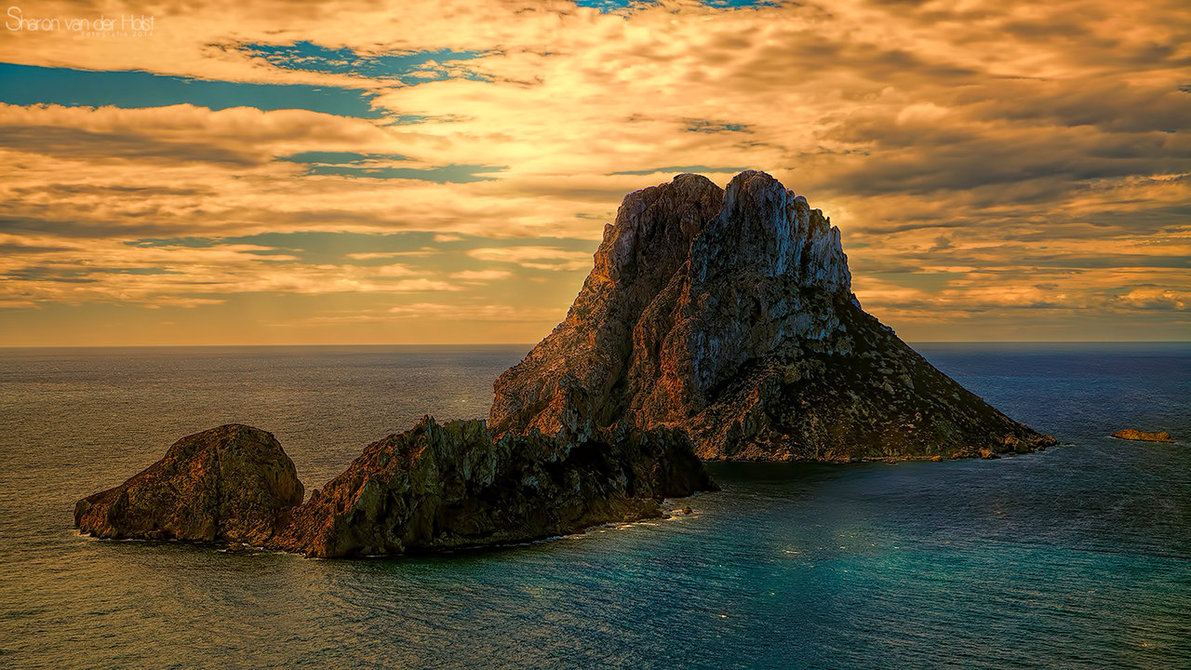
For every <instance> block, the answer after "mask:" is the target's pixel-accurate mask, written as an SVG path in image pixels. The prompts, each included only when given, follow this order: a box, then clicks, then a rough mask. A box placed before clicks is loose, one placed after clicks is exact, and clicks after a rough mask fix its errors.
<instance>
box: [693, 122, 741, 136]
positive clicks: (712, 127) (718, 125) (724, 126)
mask: <svg viewBox="0 0 1191 670" xmlns="http://www.w3.org/2000/svg"><path fill="white" fill-rule="evenodd" d="M686 129H687V131H688V132H692V133H751V132H752V131H751V130H749V127H748V124H745V123H725V122H723V121H690V122H689V123H688V124H687V127H686Z"/></svg>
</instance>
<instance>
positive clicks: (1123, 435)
mask: <svg viewBox="0 0 1191 670" xmlns="http://www.w3.org/2000/svg"><path fill="white" fill-rule="evenodd" d="M1112 436H1113V437H1117V438H1120V439H1122V440H1137V441H1139V442H1174V438H1173V437H1171V436H1170V433H1168V432H1166V431H1164V430H1163V431H1159V432H1157V433H1147V432H1145V431H1142V430H1137V429H1136V428H1122V429H1120V430H1118V431H1117V432H1115V433H1113V434H1112Z"/></svg>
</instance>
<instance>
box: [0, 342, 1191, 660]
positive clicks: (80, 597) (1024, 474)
mask: <svg viewBox="0 0 1191 670" xmlns="http://www.w3.org/2000/svg"><path fill="white" fill-rule="evenodd" d="M919 349H920V351H922V352H923V353H924V354H925V355H926V356H927V357H928V358H929V359H930V360H931V361H932V362H933V363H935V365H936V366H938V367H940V368H941V369H943V370H944V371H945V372H947V373H948V374H951V375H952V376H954V377H955V378H956V379H957V380H958V381H960V382H961V383H963V384H964V385H966V386H967V387H968V388H970V389H972V390H973V391H975V392H976V393H978V394H980V395H982V396H984V397H985V398H986V399H988V400H990V401H991V402H993V404H995V405H996V406H998V407H999V408H1001V409H1002V410H1004V411H1005V412H1006V413H1008V414H1010V415H1011V416H1014V417H1016V418H1018V419H1021V420H1024V421H1026V422H1028V423H1030V424H1031V425H1033V426H1035V427H1036V428H1038V429H1040V430H1044V431H1046V432H1051V433H1053V434H1055V435H1056V436H1057V437H1059V438H1060V440H1062V441H1063V442H1064V444H1063V446H1060V447H1056V448H1053V449H1050V450H1047V451H1045V452H1042V453H1039V454H1031V455H1026V456H1018V457H1014V458H1006V459H1001V460H994V461H957V462H947V463H899V464H884V463H877V464H862V465H832V466H828V465H789V466H778V465H773V466H757V465H750V466H741V465H720V466H715V467H714V468H713V473H714V475H715V476H716V477H717V479H718V481H719V482H720V483H721V485H722V486H723V488H724V490H723V491H722V492H720V493H715V494H708V495H703V496H699V497H697V498H695V499H694V500H693V501H692V505H693V506H694V508H695V509H696V511H697V514H695V515H694V516H691V517H683V518H679V519H676V520H671V521H663V522H651V523H642V524H633V525H629V526H625V527H621V528H608V529H601V530H599V531H596V532H592V533H588V534H585V535H582V536H578V537H571V538H564V539H561V540H556V541H552V542H547V543H541V544H534V545H529V546H524V547H516V548H511V549H507V550H502V551H494V552H483V553H469V554H463V555H457V556H447V557H437V558H417V559H400V558H398V559H374V560H358V561H321V560H309V559H303V558H299V557H295V556H288V555H278V554H248V555H241V554H227V553H220V552H218V551H214V550H212V549H207V548H201V547H193V546H187V545H182V544H177V543H166V544H151V543H143V542H105V541H97V540H91V539H88V538H82V537H79V536H78V535H77V534H76V533H75V532H74V530H73V529H72V528H71V510H72V508H73V503H74V501H75V500H76V499H77V498H80V497H82V496H84V495H87V494H89V493H92V492H94V491H97V490H100V489H102V488H106V487H109V486H112V485H115V484H117V483H119V482H120V481H123V479H124V478H126V477H127V476H129V475H131V474H133V473H135V472H137V471H139V470H140V469H142V468H143V467H145V466H146V465H148V464H149V463H151V462H153V461H154V460H156V459H157V458H159V457H160V456H161V454H162V453H164V451H165V449H166V447H167V446H168V445H169V443H170V442H172V441H173V440H174V439H176V438H177V437H180V436H182V435H184V434H188V433H192V432H195V431H198V430H202V429H205V428H209V427H211V426H214V425H218V424H220V423H226V422H229V421H240V422H245V423H250V424H253V425H256V426H259V427H261V428H265V429H266V430H270V431H272V432H274V433H275V434H276V435H277V436H278V438H279V439H280V440H281V442H282V444H283V445H284V446H285V448H286V450H287V452H288V453H289V454H290V455H291V456H292V457H293V459H294V461H295V463H296V464H297V466H298V470H299V473H300V474H301V476H302V478H303V481H304V482H305V483H306V485H307V487H308V488H310V487H313V486H319V485H321V484H322V483H323V482H324V481H326V480H327V479H329V478H330V477H331V476H333V475H334V474H336V473H337V472H339V471H340V470H341V469H342V468H343V467H344V466H345V465H346V464H347V463H348V462H349V461H350V460H351V458H353V457H354V456H355V455H356V454H357V453H359V451H360V450H361V449H362V447H363V446H364V445H365V444H366V443H367V442H369V441H371V440H374V439H376V438H379V437H381V436H383V435H385V434H387V433H389V432H393V431H397V430H402V429H404V428H407V427H408V426H410V425H411V424H412V423H413V422H414V421H415V420H416V419H417V418H418V417H419V416H421V414H423V413H425V412H428V411H432V410H433V412H434V413H435V414H436V416H438V417H439V418H440V419H447V418H454V417H473V416H482V415H483V414H484V412H485V411H486V406H487V402H488V400H489V397H490V392H491V391H490V389H491V382H492V380H493V379H494V378H495V377H496V375H497V374H499V373H500V372H501V371H502V370H503V369H505V367H507V366H508V365H510V364H512V363H515V362H516V361H517V360H519V359H520V356H521V355H522V354H523V353H524V352H523V347H501V348H488V349H468V350H464V349H451V348H420V349H419V348H408V347H406V348H399V347H389V348H365V347H345V348H301V347H294V348H252V349H118V350H62V349H40V350H5V351H0V536H2V538H3V542H2V543H0V624H2V625H0V666H8V667H111V666H153V667H167V666H183V667H194V666H197V667H226V666H229V665H231V666H253V667H256V666H292V665H299V664H305V665H315V666H414V667H457V666H469V667H492V666H498V667H499V666H515V667H706V668H720V667H774V668H786V667H833V668H834V667H840V668H843V667H864V668H869V667H890V668H896V667H937V666H957V667H998V668H999V667H1019V666H1033V667H1038V666H1042V667H1062V668H1071V667H1114V668H1115V667H1144V668H1171V667H1191V442H1189V441H1188V438H1189V437H1191V418H1189V417H1191V412H1189V411H1188V410H1189V409H1191V347H1189V346H1187V345H1128V346H1125V345H1094V346H1093V345H1079V346H1075V345H1029V346H1022V345H1014V346H1006V345H1000V346H992V345H922V346H920V347H919ZM1126 426H1136V427H1139V428H1148V429H1153V428H1163V429H1167V430H1170V431H1171V432H1173V433H1174V434H1175V436H1176V437H1177V438H1179V440H1180V441H1179V443H1177V444H1174V445H1167V444H1149V443H1135V442H1123V441H1118V440H1112V439H1109V438H1107V437H1105V436H1106V435H1107V434H1108V433H1110V432H1112V431H1113V430H1115V429H1117V428H1120V427H1126Z"/></svg>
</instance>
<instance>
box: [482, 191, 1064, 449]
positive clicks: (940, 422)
mask: <svg viewBox="0 0 1191 670" xmlns="http://www.w3.org/2000/svg"><path fill="white" fill-rule="evenodd" d="M494 390H495V399H494V401H493V405H492V408H491V411H490V416H489V426H490V427H491V429H492V430H493V431H494V432H496V433H503V432H512V433H524V432H526V431H529V430H534V429H536V430H540V431H542V432H547V433H548V432H551V431H553V430H556V429H557V428H558V426H559V425H560V422H561V417H562V416H563V415H564V414H565V413H566V412H567V411H574V409H575V408H576V407H578V408H580V409H579V411H582V412H583V413H585V414H587V415H590V416H591V417H593V420H594V421H595V422H596V423H597V424H598V425H610V424H613V423H617V422H622V421H627V422H630V423H633V424H635V425H638V426H641V427H643V428H652V427H657V426H669V427H675V428H682V429H684V430H687V431H688V432H689V433H690V435H691V437H692V439H693V441H694V443H695V447H696V452H697V453H698V454H699V456H701V457H702V458H704V459H709V460H762V461H789V460H828V461H849V460H863V459H873V458H934V457H938V458H952V457H962V456H975V455H978V454H979V453H980V452H981V450H987V451H989V452H991V453H998V452H1002V453H1003V452H1022V451H1030V450H1033V449H1036V448H1041V447H1045V446H1048V445H1050V444H1054V440H1053V438H1050V437H1048V436H1043V435H1039V434H1038V433H1036V432H1034V431H1033V430H1031V429H1030V428H1028V427H1026V426H1024V425H1022V424H1020V423H1017V422H1015V421H1013V420H1011V419H1009V418H1008V417H1006V416H1005V415H1004V414H1001V413H1000V412H998V411H997V410H996V409H994V408H993V407H991V406H989V405H988V404H987V403H985V402H984V401H982V400H981V399H980V398H978V397H977V396H975V395H973V394H972V393H970V392H968V391H967V390H966V389H964V388H963V387H961V386H960V385H959V384H957V383H956V382H955V381H953V380H952V379H950V378H949V377H947V376H946V375H944V374H943V373H941V372H940V371H938V370H937V369H935V368H934V367H933V366H931V365H930V364H929V363H928V362H926V360H924V359H923V358H922V357H921V356H919V355H918V354H917V353H916V352H914V351H913V350H912V349H911V348H910V347H908V346H907V345H906V344H905V343H904V342H902V341H901V340H900V339H898V338H897V336H896V335H895V334H894V333H893V331H892V329H890V328H888V327H887V326H884V325H882V324H881V323H880V322H878V321H877V320H876V319H875V318H873V317H872V316H870V315H869V314H867V313H865V312H864V311H863V310H862V309H861V307H860V303H859V302H858V301H857V299H856V297H855V296H854V295H853V294H852V292H851V274H850V272H849V270H848V265H847V257H846V256H845V254H844V252H843V249H842V246H841V243H840V232H839V229H838V228H836V227H833V226H831V224H830V222H829V220H828V219H827V218H826V217H824V216H823V214H822V212H821V211H819V210H817V209H811V207H810V206H809V204H808V203H807V201H806V199H805V198H804V197H802V196H799V195H796V194H795V193H794V192H792V191H789V190H787V189H786V188H785V187H784V186H782V185H781V184H780V183H779V182H778V181H777V180H775V179H773V178H772V177H771V176H769V175H767V174H765V173H763V172H756V171H746V172H742V173H741V174H739V175H737V176H736V177H735V178H733V179H732V181H731V182H730V183H729V184H728V187H727V189H726V190H721V189H720V188H719V187H718V186H716V185H715V184H714V183H712V182H711V181H710V180H708V179H706V178H704V177H701V176H698V175H693V174H684V175H679V176H677V177H675V178H674V180H673V181H671V182H670V183H668V184H662V185H659V186H655V187H651V188H647V189H644V190H641V191H637V192H635V193H632V194H630V195H628V196H627V197H626V198H625V200H624V203H623V204H622V205H621V207H620V210H619V211H618V213H617V217H616V221H615V223H614V224H610V225H607V226H606V227H605V229H604V236H603V240H602V242H601V244H600V246H599V248H598V250H597V251H596V254H595V263H594V267H593V269H592V271H591V273H590V274H589V275H588V277H587V279H586V281H585V282H584V284H583V287H582V289H581V290H580V292H579V295H578V297H576V299H575V302H574V304H573V305H572V306H571V308H570V310H569V311H568V313H567V316H566V318H565V319H564V320H563V321H562V322H561V323H560V324H558V326H557V327H555V328H554V330H553V332H552V333H551V334H550V335H549V336H547V337H546V338H545V339H544V340H542V342H540V343H539V344H538V345H537V346H536V347H534V348H533V350H532V351H530V352H529V354H528V355H527V356H526V357H525V359H524V360H523V361H522V362H521V363H519V364H518V365H516V366H514V367H512V368H510V369H509V370H508V371H506V372H505V373H504V374H502V375H501V376H500V378H499V379H497V381H496V383H495V388H494Z"/></svg>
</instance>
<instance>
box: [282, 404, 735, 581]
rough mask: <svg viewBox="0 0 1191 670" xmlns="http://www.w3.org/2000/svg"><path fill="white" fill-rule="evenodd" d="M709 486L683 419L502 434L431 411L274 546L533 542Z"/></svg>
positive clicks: (333, 485)
mask: <svg viewBox="0 0 1191 670" xmlns="http://www.w3.org/2000/svg"><path fill="white" fill-rule="evenodd" d="M711 488H714V485H713V484H712V483H711V481H710V480H709V479H708V477H707V474H706V472H705V471H704V470H703V464H702V463H701V462H700V461H699V459H698V458H696V457H695V455H694V453H693V452H692V451H691V445H690V441H689V440H688V438H687V437H686V435H685V434H683V433H681V432H679V431H669V430H665V429H662V430H658V431H651V432H642V431H637V430H623V429H621V430H611V431H582V432H579V433H571V432H566V431H564V432H563V433H560V434H558V435H555V436H549V437H548V436H544V435H541V434H540V433H537V432H533V433H531V434H529V435H505V436H504V437H501V438H500V439H497V440H493V438H492V435H491V434H490V433H489V432H488V430H487V429H486V428H485V426H484V422H483V421H452V422H450V423H447V424H444V425H439V424H438V423H436V422H435V421H434V419H433V418H431V417H426V418H424V419H423V420H422V421H421V422H420V423H418V425H417V426H415V427H414V428H413V429H412V430H409V431H406V432H404V433H401V434H399V435H390V436H389V437H387V438H385V439H384V440H381V441H379V442H375V443H373V444H371V445H369V446H368V447H367V448H366V449H365V450H364V453H363V454H361V455H360V457H359V458H357V459H356V460H355V461H353V462H352V464H351V466H350V467H348V469H347V470H346V471H345V472H344V473H343V474H341V475H339V476H338V477H336V478H335V479H333V480H331V481H330V482H328V483H327V485H326V486H325V487H323V489H322V490H321V491H314V492H312V493H311V496H310V500H309V501H307V503H306V504H305V505H302V507H300V508H298V509H297V510H296V511H295V512H294V514H293V520H292V522H291V524H290V525H288V526H287V527H286V528H285V529H284V530H282V532H281V533H279V534H278V536H277V537H276V538H274V540H273V541H272V542H270V544H269V546H271V547H274V548H278V549H283V550H286V551H295V552H300V553H304V554H306V555H309V556H319V557H337V556H352V555H367V554H402V553H419V552H420V553H425V552H435V551H444V550H451V549H457V548H463V547H477V546H486V545H497V544H508V543H514V542H524V541H527V540H533V539H538V538H544V537H551V536H557V535H563V534H567V533H573V532H576V531H579V530H582V529H584V528H587V527H589V526H593V525H597V524H602V523H608V522H614V521H634V520H638V519H643V518H651V517H658V516H661V515H662V511H661V508H660V507H659V503H660V502H661V500H662V498H665V497H681V496H688V495H690V494H692V493H694V492H696V491H700V490H709V489H711Z"/></svg>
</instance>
